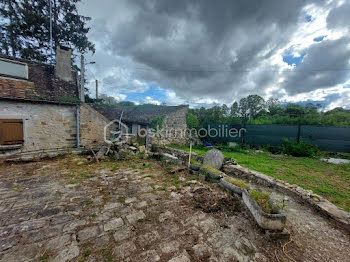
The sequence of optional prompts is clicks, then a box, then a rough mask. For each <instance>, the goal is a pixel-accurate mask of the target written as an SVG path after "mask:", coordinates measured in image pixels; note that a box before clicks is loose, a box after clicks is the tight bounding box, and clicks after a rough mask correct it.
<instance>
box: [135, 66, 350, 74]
mask: <svg viewBox="0 0 350 262" xmlns="http://www.w3.org/2000/svg"><path fill="white" fill-rule="evenodd" d="M133 69H134V70H145V71H157V70H159V71H169V72H188V73H250V72H253V70H243V69H242V70H236V69H209V70H208V69H178V68H157V69H153V68H141V67H135V68H133ZM261 71H265V72H278V73H279V72H281V70H269V69H265V70H261ZM302 71H303V72H328V71H330V72H331V71H350V68H333V69H310V70H302ZM282 72H283V73H286V72H291V73H292V72H293V71H283V70H282ZM294 72H295V71H294Z"/></svg>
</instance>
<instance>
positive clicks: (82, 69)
mask: <svg viewBox="0 0 350 262" xmlns="http://www.w3.org/2000/svg"><path fill="white" fill-rule="evenodd" d="M80 101H81V102H82V103H85V64H84V55H81V59H80Z"/></svg>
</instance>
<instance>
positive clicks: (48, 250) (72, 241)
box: [0, 156, 350, 262]
mask: <svg viewBox="0 0 350 262" xmlns="http://www.w3.org/2000/svg"><path fill="white" fill-rule="evenodd" d="M78 158H80V157H78V156H69V157H64V158H60V159H54V160H48V161H41V162H33V163H24V164H12V165H5V166H0V261H4V262H5V261H6V262H8V261H135V262H136V261H137V262H139V261H172V262H178V261H182V262H186V261H224V262H225V261H259V262H260V261H276V257H277V258H278V260H279V261H287V259H288V258H287V257H286V256H285V255H284V253H283V251H282V249H281V244H283V243H280V242H273V241H270V240H268V239H266V236H265V234H264V232H262V231H261V230H260V229H259V228H258V227H257V226H256V224H255V223H254V221H253V220H252V219H251V218H250V217H249V215H248V212H247V211H246V210H244V208H243V209H242V207H241V206H240V200H239V199H238V198H237V197H235V196H231V195H230V194H228V193H226V192H224V191H223V190H222V189H221V188H220V187H219V186H218V185H216V184H211V183H208V182H205V181H202V180H201V178H200V177H198V176H195V175H193V174H189V173H188V172H187V171H186V170H182V171H180V173H176V172H175V173H171V172H169V171H168V170H170V169H171V170H173V169H174V168H173V167H171V168H169V167H168V166H167V165H165V164H164V163H162V162H156V161H154V160H141V159H137V157H135V159H131V160H128V161H121V162H109V161H106V162H100V163H94V164H88V163H86V161H84V163H85V164H83V165H79V166H77V165H76V164H75V163H77V162H78V160H79V159H78ZM77 159H78V160H77ZM132 166H135V168H133V167H132ZM145 166H146V167H145ZM28 174H30V175H28ZM106 181H108V183H107V182H106ZM200 188H205V189H206V190H207V192H209V195H208V197H209V198H213V199H217V201H214V202H213V203H214V204H213V206H210V207H208V206H207V203H206V202H198V201H197V200H195V197H194V196H195V195H196V194H198V192H199V191H198V189H200ZM207 200H210V199H207ZM208 202H210V201H208ZM225 203H230V205H232V206H230V205H229V206H227V205H226V204H225ZM289 205H290V207H291V208H293V209H294V210H298V212H301V213H302V214H304V215H307V214H309V213H307V212H308V211H307V210H306V209H305V207H302V206H300V205H299V204H297V203H294V202H291V203H289ZM204 206H205V208H204ZM231 207H232V208H231ZM228 209H230V210H228ZM204 211H205V212H204ZM311 220H312V223H306V224H307V227H306V226H304V225H303V224H298V227H297V228H294V225H295V224H293V223H292V222H289V223H288V226H289V229H290V230H299V231H300V232H303V234H304V235H305V236H306V239H307V240H309V241H308V244H309V246H307V249H306V247H304V246H303V245H300V244H299V243H298V242H297V241H299V239H297V238H296V240H294V241H295V243H291V244H290V247H289V254H291V255H293V256H294V258H296V260H297V261H306V260H307V261H315V260H314V259H316V260H317V261H330V260H332V261H346V259H347V258H348V250H350V245H349V241H348V240H349V238H348V236H347V235H346V234H344V232H342V231H341V230H337V229H334V228H332V226H330V225H328V224H327V222H326V221H325V220H322V219H321V218H317V219H316V218H314V217H312V214H311V213H310V221H311ZM320 227H321V228H322V229H323V230H327V232H328V234H324V235H322V238H323V239H324V242H322V245H321V246H316V245H315V244H314V242H312V240H313V241H315V239H316V236H318V235H313V237H312V238H311V237H309V234H311V233H313V234H315V231H316V229H318V228H320ZM292 235H293V234H292ZM294 235H295V236H298V235H297V234H294ZM317 239H318V238H317ZM324 243H328V244H327V245H326V244H324ZM333 243H336V244H333ZM317 248H319V249H318V250H317ZM308 249H310V250H313V254H312V256H311V255H308V256H307V255H305V254H308V252H307V251H305V250H308ZM315 250H317V251H315Z"/></svg>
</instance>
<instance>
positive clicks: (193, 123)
mask: <svg viewBox="0 0 350 262" xmlns="http://www.w3.org/2000/svg"><path fill="white" fill-rule="evenodd" d="M186 123H187V126H188V128H190V129H192V128H195V129H199V128H200V124H199V121H198V118H197V116H196V115H194V114H192V113H187V115H186Z"/></svg>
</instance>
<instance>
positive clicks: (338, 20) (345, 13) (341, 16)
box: [327, 1, 350, 29]
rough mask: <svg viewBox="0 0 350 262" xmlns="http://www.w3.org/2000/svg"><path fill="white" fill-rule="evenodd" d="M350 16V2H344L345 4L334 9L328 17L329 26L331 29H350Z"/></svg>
mask: <svg viewBox="0 0 350 262" xmlns="http://www.w3.org/2000/svg"><path fill="white" fill-rule="evenodd" d="M349 14H350V2H346V1H344V3H343V4H342V5H340V6H338V7H336V8H334V9H332V10H331V11H330V12H329V14H328V17H327V26H328V27H329V28H331V29H332V28H336V27H342V28H345V29H349Z"/></svg>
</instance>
